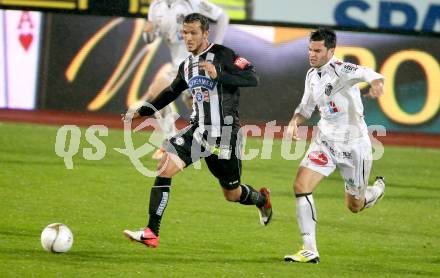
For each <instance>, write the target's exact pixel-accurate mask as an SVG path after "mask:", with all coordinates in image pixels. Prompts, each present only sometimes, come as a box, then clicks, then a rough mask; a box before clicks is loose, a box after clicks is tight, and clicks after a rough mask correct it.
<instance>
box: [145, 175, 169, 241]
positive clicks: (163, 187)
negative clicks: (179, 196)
mask: <svg viewBox="0 0 440 278" xmlns="http://www.w3.org/2000/svg"><path fill="white" fill-rule="evenodd" d="M170 187H171V178H163V177H156V180H155V181H154V186H153V187H152V188H151V192H150V206H149V210H148V213H149V215H150V219H149V220H148V228H150V229H151V231H152V232H153V233H154V234H155V235H159V229H160V221H161V220H162V215H163V213H164V211H165V208H166V207H167V204H168V197H169V193H170Z"/></svg>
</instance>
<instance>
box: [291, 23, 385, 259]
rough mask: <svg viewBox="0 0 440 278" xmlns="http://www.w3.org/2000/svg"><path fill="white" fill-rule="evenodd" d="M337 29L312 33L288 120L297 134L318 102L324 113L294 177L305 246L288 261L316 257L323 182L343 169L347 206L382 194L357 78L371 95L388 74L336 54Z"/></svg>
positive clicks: (355, 207) (361, 205) (357, 207)
mask: <svg viewBox="0 0 440 278" xmlns="http://www.w3.org/2000/svg"><path fill="white" fill-rule="evenodd" d="M335 47H336V34H335V32H334V31H332V30H331V29H328V28H319V29H318V30H316V31H314V32H312V33H311V36H310V41H309V63H310V66H311V69H310V70H309V71H308V72H307V76H306V81H305V89H304V95H303V97H302V101H301V103H300V104H299V106H298V107H297V108H296V110H295V113H294V115H293V117H292V119H291V121H290V123H289V130H290V132H291V134H292V136H293V138H294V139H296V140H298V125H300V124H302V123H303V122H304V121H305V120H306V119H308V118H310V116H311V115H312V113H313V111H314V110H315V107H318V109H319V112H320V116H321V119H320V121H319V122H318V132H317V134H316V135H315V137H314V138H313V140H312V143H311V145H310V146H309V149H308V150H307V153H306V155H305V157H304V159H303V160H302V162H301V164H300V167H299V170H298V173H297V176H296V179H295V182H294V192H295V196H296V217H297V221H298V225H299V230H300V232H301V236H302V240H303V248H302V249H301V250H299V251H298V252H297V253H295V254H293V255H287V256H285V257H284V260H285V261H289V262H300V263H318V262H319V253H318V248H317V245H316V221H317V216H316V208H315V203H314V200H313V196H312V193H313V191H314V190H315V188H316V187H317V186H318V184H319V182H320V181H321V180H322V179H323V178H324V177H327V176H328V175H330V174H331V173H332V172H333V171H334V170H335V169H336V168H338V169H339V172H340V174H341V176H342V177H343V179H344V182H345V201H346V204H347V207H348V209H350V211H352V212H353V213H358V212H360V211H361V210H363V209H365V208H369V207H372V206H373V205H374V204H376V202H377V201H378V200H379V199H380V198H381V197H382V196H383V194H384V191H385V183H384V179H383V178H382V177H376V180H375V182H374V184H373V185H372V186H368V178H369V175H370V170H371V165H372V151H371V142H370V138H369V136H368V130H367V125H366V123H365V121H364V116H363V105H362V100H361V95H360V91H359V89H358V87H357V86H356V84H357V83H359V82H367V83H369V84H370V90H369V92H368V94H367V96H368V97H371V98H376V97H379V96H381V95H382V94H383V83H384V77H383V76H382V75H380V74H379V73H377V72H375V71H373V70H372V69H370V68H367V67H362V66H358V65H354V64H350V63H344V62H341V61H339V60H337V59H336V58H334V57H333V54H334V51H335Z"/></svg>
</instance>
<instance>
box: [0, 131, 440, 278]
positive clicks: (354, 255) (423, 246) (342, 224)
mask: <svg viewBox="0 0 440 278" xmlns="http://www.w3.org/2000/svg"><path fill="white" fill-rule="evenodd" d="M57 129H58V127H55V126H43V125H25V124H10V123H0V134H1V135H0V212H1V217H0V277H439V276H440V236H439V235H440V150H439V149H419V148H409V147H405V148H404V147H391V146H386V147H385V153H384V156H383V158H382V159H380V160H378V161H375V162H374V164H373V170H372V174H371V177H370V181H372V180H373V178H374V176H376V175H384V176H385V177H386V179H387V181H388V183H387V191H386V195H385V198H384V199H383V200H381V202H380V203H379V204H378V205H377V206H375V207H374V208H372V209H368V210H366V211H363V212H362V213H360V214H358V215H355V214H352V213H351V212H350V211H349V210H348V209H347V208H346V207H345V205H344V198H343V196H344V195H343V194H344V188H343V183H342V180H341V178H340V177H339V173H337V172H336V173H335V174H333V175H332V176H330V177H329V178H327V179H326V180H324V181H323V182H322V183H321V185H320V186H319V187H318V189H317V191H316V192H315V194H314V197H315V202H316V205H317V212H318V226H317V227H318V230H317V234H318V238H317V240H318V247H319V251H320V254H321V263H320V264H318V265H308V264H307V265H300V264H289V263H285V262H284V261H283V256H284V255H286V254H289V253H292V252H294V251H297V249H298V248H299V247H300V245H301V243H300V236H299V232H298V228H297V224H296V218H295V203H294V198H293V194H292V185H291V184H292V181H293V178H294V176H295V174H296V171H297V166H298V164H299V162H300V161H299V160H298V161H286V160H283V159H282V158H281V155H280V141H275V144H274V148H273V155H272V159H270V160H262V159H254V160H251V161H245V162H244V170H243V177H242V181H243V182H245V183H249V184H251V185H253V186H254V187H256V188H259V187H261V186H267V187H269V188H270V189H271V191H272V203H273V207H274V218H273V222H272V223H271V224H270V225H269V226H268V227H262V226H260V224H259V221H258V213H257V210H256V208H254V207H250V206H241V205H239V204H235V203H228V202H226V201H225V200H224V199H223V196H222V193H221V189H220V186H219V185H218V184H217V182H216V180H215V179H214V177H212V176H211V175H210V174H209V172H208V169H207V167H206V165H204V164H202V170H195V169H193V168H192V167H190V168H188V169H186V170H185V171H184V172H182V173H180V174H178V175H177V177H175V178H174V179H173V187H172V191H171V195H170V202H169V205H168V208H167V210H166V212H165V216H164V219H163V222H162V229H161V234H160V235H161V244H160V246H159V248H157V249H149V248H146V247H144V246H142V245H140V244H132V243H130V242H129V241H128V240H127V239H126V238H125V237H124V236H123V235H122V231H123V230H124V229H126V228H129V229H137V228H140V227H142V226H144V225H145V222H146V212H147V209H148V199H147V196H148V194H149V190H150V187H151V185H152V183H153V178H147V177H144V176H142V175H141V174H140V173H139V172H137V171H136V170H135V168H134V167H133V166H132V164H131V163H130V161H129V160H128V158H127V157H126V156H124V155H122V154H119V153H117V152H116V151H114V150H113V147H124V144H123V134H122V131H121V130H112V129H110V130H109V135H108V136H107V137H102V141H104V142H105V144H106V146H107V154H106V156H105V158H104V159H102V160H100V161H87V160H85V159H83V158H82V148H84V147H90V145H89V144H88V143H87V142H86V141H85V140H84V129H82V131H83V132H82V134H83V136H82V141H81V146H80V150H79V153H78V154H77V155H76V156H75V157H74V159H73V161H74V169H73V170H68V169H66V168H65V166H64V162H63V160H62V159H61V158H59V157H58V156H56V154H55V151H54V143H55V137H56V132H57ZM145 137H146V133H141V134H136V135H135V141H136V143H137V144H141V143H142V142H143V140H145ZM248 143H249V147H252V148H258V147H259V146H261V144H262V141H261V140H257V139H252V140H248ZM144 162H145V164H146V165H148V166H149V167H150V169H152V168H153V167H154V166H153V165H154V164H155V162H154V161H151V160H150V159H149V158H146V159H144ZM53 222H62V223H65V224H67V225H68V226H69V227H70V228H71V230H72V231H73V234H74V244H73V247H72V249H71V250H70V251H69V252H68V253H66V254H51V253H48V252H45V251H44V250H43V249H42V247H41V245H40V233H41V231H42V230H43V228H44V227H45V226H46V225H47V224H49V223H53Z"/></svg>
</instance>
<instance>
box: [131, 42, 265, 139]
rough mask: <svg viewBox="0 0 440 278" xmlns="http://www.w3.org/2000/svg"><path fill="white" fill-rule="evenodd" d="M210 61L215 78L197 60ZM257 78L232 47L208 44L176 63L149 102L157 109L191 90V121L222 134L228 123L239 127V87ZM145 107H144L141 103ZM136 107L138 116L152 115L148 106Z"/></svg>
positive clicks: (245, 85)
mask: <svg viewBox="0 0 440 278" xmlns="http://www.w3.org/2000/svg"><path fill="white" fill-rule="evenodd" d="M201 61H209V62H211V63H212V64H214V65H215V67H216V70H217V78H216V79H211V78H210V77H209V75H208V74H207V73H206V72H205V71H204V70H201V69H200V68H199V62H201ZM257 84H258V77H257V75H256V73H255V68H254V66H253V65H252V64H251V63H250V62H249V61H248V60H246V59H245V58H243V57H240V56H239V55H237V54H236V53H235V52H234V51H233V50H231V49H230V48H227V47H225V46H222V45H218V44H210V45H209V46H208V48H207V49H206V50H205V51H203V52H202V53H201V54H199V55H197V56H194V55H190V56H189V57H187V58H186V59H185V60H184V61H183V62H182V63H181V64H180V66H179V71H178V74H177V76H176V78H175V79H174V81H173V83H172V84H171V85H170V87H168V88H167V89H165V90H164V91H162V92H161V93H160V95H159V96H158V97H157V98H156V99H155V100H154V101H153V102H152V104H153V106H154V107H155V108H156V109H158V110H160V109H162V108H163V107H165V106H166V105H167V104H168V103H170V102H172V101H173V100H174V99H176V98H177V97H178V96H179V95H180V93H182V92H183V91H184V90H186V89H188V88H189V89H190V90H191V93H192V95H193V112H192V114H191V122H192V123H193V124H195V125H198V126H199V127H200V128H202V129H203V130H207V131H208V132H209V134H210V136H212V137H219V136H221V130H222V127H223V126H225V125H229V126H232V127H233V130H238V128H239V126H240V124H239V117H238V106H239V98H240V91H239V87H254V86H257ZM143 107H144V106H143ZM143 107H141V109H140V110H139V113H140V114H141V115H151V114H152V113H154V112H153V111H150V110H151V109H147V108H143Z"/></svg>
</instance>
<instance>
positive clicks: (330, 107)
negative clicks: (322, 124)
mask: <svg viewBox="0 0 440 278" xmlns="http://www.w3.org/2000/svg"><path fill="white" fill-rule="evenodd" d="M327 107H328V111H329V112H330V114H334V113H337V112H339V110H338V107H336V104H335V103H334V102H333V101H330V102H327Z"/></svg>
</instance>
